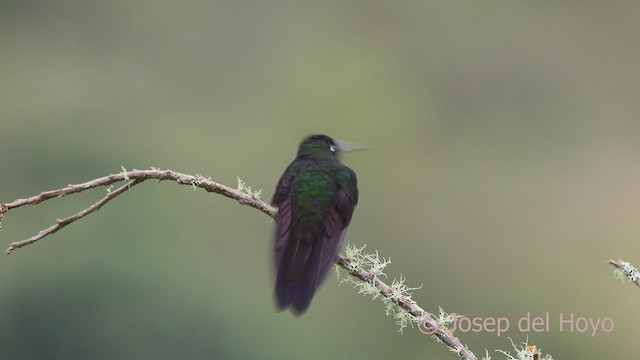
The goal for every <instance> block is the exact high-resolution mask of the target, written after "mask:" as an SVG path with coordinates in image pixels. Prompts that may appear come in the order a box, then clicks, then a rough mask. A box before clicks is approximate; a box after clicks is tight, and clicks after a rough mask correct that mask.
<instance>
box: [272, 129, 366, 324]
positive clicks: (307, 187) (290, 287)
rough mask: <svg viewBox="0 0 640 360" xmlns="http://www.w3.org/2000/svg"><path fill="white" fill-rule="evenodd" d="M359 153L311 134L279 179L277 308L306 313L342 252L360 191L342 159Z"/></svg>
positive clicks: (276, 197)
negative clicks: (345, 153)
mask: <svg viewBox="0 0 640 360" xmlns="http://www.w3.org/2000/svg"><path fill="white" fill-rule="evenodd" d="M347 147H348V149H347ZM359 148H360V149H362V147H359ZM355 149H357V148H354V147H353V146H345V147H342V148H341V146H340V143H339V142H336V141H335V140H333V139H332V138H330V137H329V136H326V135H310V136H308V137H306V138H304V139H303V140H302V142H301V143H300V145H299V146H298V152H297V154H296V158H295V159H294V160H293V161H292V162H291V164H289V166H288V167H287V169H286V170H285V172H284V174H283V175H282V177H281V178H280V180H279V181H278V185H277V186H276V190H275V193H274V195H273V199H272V201H271V204H272V205H274V206H276V207H277V208H278V213H277V215H276V219H275V222H276V229H275V239H274V240H275V241H274V254H273V255H274V263H275V264H274V265H275V270H276V283H275V301H276V306H277V308H278V310H286V309H290V310H291V311H292V312H293V314H294V315H301V314H303V313H304V312H305V311H306V310H307V309H308V308H309V305H310V304H311V300H312V299H313V296H314V294H315V292H316V291H317V290H318V288H319V287H320V285H321V284H322V282H323V280H325V278H326V277H327V274H328V272H329V270H330V269H331V267H332V265H333V263H334V261H335V259H336V256H337V254H338V252H339V251H340V245H341V244H342V241H343V240H344V237H345V234H346V233H347V228H348V226H349V223H350V222H351V217H352V215H353V211H354V209H355V207H356V204H357V203H358V187H357V179H356V174H355V173H354V172H353V170H351V169H350V168H348V167H347V166H345V165H343V164H342V163H341V162H340V160H339V158H338V155H339V153H340V152H341V151H348V150H355Z"/></svg>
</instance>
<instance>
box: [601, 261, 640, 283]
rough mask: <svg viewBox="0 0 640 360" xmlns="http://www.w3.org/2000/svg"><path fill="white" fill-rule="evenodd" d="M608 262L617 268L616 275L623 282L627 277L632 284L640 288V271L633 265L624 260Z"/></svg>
mask: <svg viewBox="0 0 640 360" xmlns="http://www.w3.org/2000/svg"><path fill="white" fill-rule="evenodd" d="M608 262H609V264H611V265H613V266H615V267H616V272H615V275H616V277H617V278H619V279H621V280H622V279H624V278H625V277H626V278H627V279H628V280H629V281H631V282H632V283H634V284H636V285H638V286H640V271H638V269H636V268H635V267H634V266H633V265H631V264H630V263H629V262H627V261H623V260H618V261H616V260H609V261H608ZM623 282H624V280H623Z"/></svg>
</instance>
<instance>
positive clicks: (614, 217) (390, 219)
mask: <svg viewBox="0 0 640 360" xmlns="http://www.w3.org/2000/svg"><path fill="white" fill-rule="evenodd" d="M638 11H640V3H638V2H635V1H618V2H606V3H605V2H601V1H581V2H575V1H560V2H550V1H536V2H531V1H529V2H514V1H510V2H507V1H483V2H469V1H467V2H457V1H432V2H423V1H323V2H320V1H277V2H274V1H254V2H246V1H193V2H191V1H188V2H145V1H141V2H133V1H56V2H53V1H1V2H0V76H1V79H2V81H1V82H0V174H1V176H0V201H2V202H8V201H11V200H14V199H16V198H19V197H25V196H28V195H32V194H35V193H38V192H40V191H43V190H49V189H53V188H57V187H61V186H64V185H66V184H69V183H77V182H82V181H86V180H89V179H92V178H94V177H99V176H103V175H106V174H108V173H116V172H119V171H120V167H121V166H124V167H126V168H127V169H132V168H139V169H143V168H149V167H151V166H155V167H160V168H169V169H173V170H176V171H181V172H186V173H191V174H196V173H199V174H202V175H204V176H211V177H212V178H213V179H214V180H216V181H219V182H221V183H224V184H227V185H230V186H235V184H236V175H238V176H240V177H241V178H242V179H244V180H245V181H246V182H247V183H248V184H249V185H251V186H252V187H253V188H264V191H263V196H264V199H266V200H269V199H270V198H271V195H272V191H273V188H274V186H275V184H276V181H277V180H278V178H279V176H280V175H281V173H282V172H283V171H284V169H285V167H286V166H287V164H288V163H289V162H290V161H291V160H292V159H293V157H294V154H295V151H296V147H297V144H298V142H299V141H300V139H301V138H302V137H303V136H305V135H308V134H311V133H326V134H329V135H331V136H334V137H337V138H341V139H345V140H350V141H354V142H358V143H361V144H366V145H368V146H370V147H371V148H372V149H373V150H372V151H369V152H362V153H354V154H348V155H347V156H345V157H344V161H345V163H346V164H348V165H349V166H350V167H352V168H353V169H354V170H355V171H356V173H357V174H358V177H359V187H360V193H361V195H360V203H359V205H358V208H357V209H356V213H355V217H354V220H353V222H352V226H351V228H350V231H349V235H348V237H347V241H350V242H352V243H355V244H357V245H363V244H367V249H368V250H371V251H373V250H378V251H379V252H380V254H381V255H382V256H385V257H390V258H391V259H392V261H393V263H392V264H391V265H390V267H389V268H388V274H389V276H390V279H389V280H391V279H392V278H393V277H397V276H399V275H400V274H402V275H404V276H406V278H407V282H408V284H409V285H413V286H419V285H421V284H423V285H424V286H423V287H422V288H421V289H420V290H416V291H415V292H414V299H415V300H417V301H418V302H419V304H420V305H422V306H423V307H424V308H426V309H428V310H431V311H437V308H438V306H442V307H443V308H444V309H445V310H447V311H449V312H456V313H462V314H465V315H468V316H481V317H498V316H504V317H508V318H509V319H510V320H511V329H510V331H509V332H508V333H506V334H503V335H502V336H501V337H497V336H496V334H495V333H486V332H480V333H474V332H468V333H460V332H459V333H458V335H460V337H461V338H462V340H463V342H464V343H465V344H467V345H468V346H469V347H470V349H471V350H473V351H474V352H475V353H476V354H477V355H483V354H484V349H485V348H486V349H489V350H493V349H498V348H501V349H509V348H510V345H509V342H508V340H507V338H506V336H510V337H512V338H513V339H514V341H515V342H520V341H524V340H525V339H526V336H527V334H526V333H522V332H520V331H518V330H517V328H516V322H517V320H518V319H519V318H520V317H521V316H523V315H526V313H527V312H531V313H532V314H533V315H534V316H540V315H544V313H545V312H549V313H550V317H551V318H550V319H551V324H550V331H549V332H548V333H547V332H543V333H533V334H529V342H530V343H532V344H536V345H538V346H539V347H542V349H543V351H544V352H545V353H547V352H549V353H551V354H553V355H554V357H555V358H556V359H578V358H593V359H596V358H600V357H607V358H610V357H611V356H612V354H615V355H616V358H620V359H623V358H634V357H635V356H636V354H637V352H636V348H635V346H636V344H635V343H633V342H630V341H628V339H630V338H631V337H632V336H633V335H637V334H638V332H640V325H639V322H638V306H637V304H638V300H639V299H640V294H639V293H638V289H636V288H635V287H634V286H631V285H626V286H625V285H621V284H620V283H619V282H616V281H615V280H614V279H613V276H612V268H611V267H610V266H609V265H607V264H606V263H605V262H606V260H607V259H609V258H619V257H620V258H625V259H627V260H629V261H631V262H635V263H636V265H639V264H640V257H638V253H640V242H639V241H638V238H640V225H639V224H638V218H639V216H640V181H639V180H640V106H639V104H640V87H639V86H638V84H639V82H640V70H639V69H640V68H639V67H638V64H639V63H640V42H638V33H639V31H640V24H639V23H638V21H637V14H638ZM104 193H105V192H104V190H103V189H94V190H91V191H89V192H87V193H82V194H78V195H74V196H72V197H67V198H64V199H57V200H52V201H49V202H46V203H43V204H41V205H39V206H37V207H25V208H21V209H18V210H15V211H11V212H10V213H9V214H8V215H7V217H6V219H5V221H4V223H3V224H4V228H3V230H2V232H0V240H2V244H3V249H4V246H8V244H9V243H10V242H12V241H17V240H21V239H24V238H27V237H29V236H32V235H33V234H35V233H37V232H38V231H39V230H40V229H42V228H44V227H47V226H49V225H51V224H53V222H54V221H55V219H56V218H61V217H65V216H68V215H71V214H73V213H75V212H77V211H79V210H81V209H83V208H85V207H87V206H88V205H89V204H91V203H93V202H94V201H97V199H99V198H100V197H101V196H103V195H104ZM272 226H273V223H272V221H271V220H270V219H269V218H268V217H267V216H265V215H263V214H261V213H260V212H258V211H256V210H254V209H251V208H248V207H243V206H239V205H238V204H237V203H236V202H234V201H231V200H229V199H226V198H223V197H221V196H217V195H211V194H207V193H205V192H204V191H196V192H193V191H192V190H191V189H190V188H189V187H187V186H178V185H176V184H175V183H167V182H165V183H160V184H156V183H153V182H148V183H145V184H143V185H140V186H138V187H136V188H135V190H133V191H131V192H128V193H127V194H126V195H124V196H122V197H119V198H118V199H116V200H115V201H113V202H111V203H110V204H108V205H107V206H106V207H104V208H103V209H102V210H100V212H98V213H96V214H93V215H91V216H90V217H88V218H86V219H84V220H82V221H80V222H77V223H75V224H73V225H72V226H70V227H67V228H65V229H64V230H62V231H60V232H59V233H57V234H55V235H54V236H51V237H49V238H47V239H45V240H43V241H42V242H40V243H38V244H37V245H34V246H30V247H27V248H24V249H21V250H18V251H16V252H15V253H14V254H12V255H11V256H3V257H0V274H2V275H1V276H0V309H1V310H0V358H1V359H175V358H184V359H209V358H211V359H300V358H302V359H326V358H341V359H346V358H369V359H389V358H394V359H400V358H402V359H425V358H432V359H455V358H456V355H454V354H451V353H449V352H448V351H447V349H446V348H445V347H444V346H442V345H440V344H437V343H436V342H435V341H434V340H432V339H430V338H429V337H428V336H425V335H423V334H421V333H420V332H419V331H417V330H416V329H413V330H411V329H408V330H406V331H405V332H404V334H403V335H401V334H399V333H398V332H397V327H396V326H395V325H394V320H393V319H392V318H390V317H386V316H385V314H384V310H383V306H381V305H380V304H379V303H378V302H371V301H370V299H369V298H366V297H363V296H360V295H358V294H357V293H356V292H355V291H354V290H353V289H352V288H350V287H349V286H347V285H342V286H339V285H338V284H337V282H336V281H335V280H334V279H333V278H331V277H330V278H329V280H328V281H327V283H326V284H325V286H324V287H323V288H322V290H321V291H320V292H319V294H318V295H317V296H316V298H315V300H314V302H313V304H312V306H311V309H310V311H309V312H308V313H307V314H305V315H304V316H303V317H300V318H294V317H293V316H291V315H290V314H289V313H276V311H275V310H274V305H273V302H272V281H273V279H272V274H271V264H270V260H271V259H270V251H271V250H270V247H271V238H270V236H271V232H272ZM571 313H573V314H574V316H576V317H591V318H594V319H596V318H598V317H611V318H612V319H613V320H614V321H615V329H614V330H613V331H612V332H610V333H605V332H603V331H599V332H597V333H596V335H595V336H593V337H592V336H591V331H588V332H586V333H580V332H573V333H571V332H569V331H567V329H566V328H565V331H563V332H560V331H559V329H558V326H559V314H563V315H564V316H565V317H566V316H568V315H569V314H571ZM491 355H492V357H493V358H494V359H496V358H497V359H500V358H502V356H501V355H500V354H496V353H493V352H491Z"/></svg>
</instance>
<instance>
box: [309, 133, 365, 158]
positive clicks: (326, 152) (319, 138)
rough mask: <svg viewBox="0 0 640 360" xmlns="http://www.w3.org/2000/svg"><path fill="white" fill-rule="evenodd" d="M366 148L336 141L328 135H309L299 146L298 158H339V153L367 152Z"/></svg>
mask: <svg viewBox="0 0 640 360" xmlns="http://www.w3.org/2000/svg"><path fill="white" fill-rule="evenodd" d="M366 149H368V148H367V147H366V146H362V145H358V144H355V143H349V142H346V141H342V140H340V141H336V140H334V139H332V138H330V137H328V136H327V135H309V136H307V137H306V138H304V139H303V140H302V142H301V143H300V146H298V155H297V156H298V157H303V158H304V157H307V158H326V157H333V158H336V159H337V158H338V152H339V151H354V150H366Z"/></svg>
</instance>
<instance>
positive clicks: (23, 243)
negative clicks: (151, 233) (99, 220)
mask: <svg viewBox="0 0 640 360" xmlns="http://www.w3.org/2000/svg"><path fill="white" fill-rule="evenodd" d="M143 181H144V180H143V179H136V180H131V181H129V182H128V183H126V184H124V185H122V186H121V187H119V188H118V189H116V190H115V191H111V192H110V193H108V194H107V196H105V197H104V198H102V199H101V200H100V201H98V202H97V203H95V204H93V205H91V206H89V207H88V208H86V209H84V210H82V211H80V212H79V213H77V214H75V215H71V216H69V217H66V218H64V219H58V220H57V222H56V224H55V225H52V226H50V227H48V228H46V229H44V230H42V231H40V232H39V233H38V234H37V235H34V236H32V237H30V238H28V239H26V240H22V241H16V242H13V243H11V245H9V248H7V250H6V251H5V252H6V253H7V254H11V252H12V251H13V250H15V249H20V248H21V247H23V246H27V245H30V244H33V243H34V242H36V241H38V240H40V239H42V238H44V237H46V236H47V235H51V234H53V233H55V232H56V231H58V230H60V229H62V228H63V227H65V226H67V225H69V224H71V223H72V222H74V221H76V220H78V219H82V218H83V217H85V216H87V215H89V214H91V213H92V212H94V211H98V210H100V208H101V207H102V205H104V204H106V203H107V202H109V201H110V200H112V199H113V198H115V197H116V196H118V195H120V194H122V193H123V192H125V191H127V190H129V189H130V188H131V187H132V186H134V185H137V184H139V183H141V182H143Z"/></svg>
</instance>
